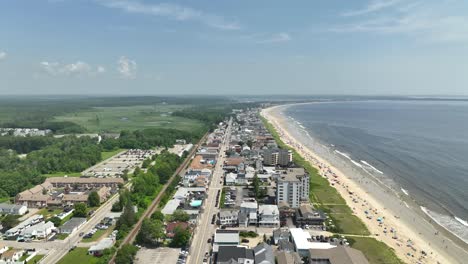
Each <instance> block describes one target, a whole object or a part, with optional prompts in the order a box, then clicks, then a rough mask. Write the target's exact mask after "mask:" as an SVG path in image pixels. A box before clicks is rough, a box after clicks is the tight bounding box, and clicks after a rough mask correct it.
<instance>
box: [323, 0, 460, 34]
mask: <svg viewBox="0 0 468 264" xmlns="http://www.w3.org/2000/svg"><path fill="white" fill-rule="evenodd" d="M392 2H393V1H392ZM397 3H398V4H397ZM397 3H394V4H393V5H392V6H391V9H390V10H389V12H386V14H383V15H382V14H380V15H378V16H377V15H372V16H369V17H367V18H365V19H361V20H357V21H352V22H350V23H347V24H344V25H339V26H335V27H333V28H331V31H333V32H338V33H359V32H361V33H376V34H402V35H407V36H410V37H415V38H417V39H419V40H425V41H432V42H466V41H468V16H466V15H462V14H458V15H457V12H456V7H455V6H453V7H452V9H447V8H444V6H443V4H446V3H435V2H431V3H429V2H425V3H423V2H420V1H419V2H418V1H412V2H408V1H406V2H405V3H404V4H403V3H402V2H401V1H397ZM454 3H455V2H454ZM388 7H390V6H388Z"/></svg>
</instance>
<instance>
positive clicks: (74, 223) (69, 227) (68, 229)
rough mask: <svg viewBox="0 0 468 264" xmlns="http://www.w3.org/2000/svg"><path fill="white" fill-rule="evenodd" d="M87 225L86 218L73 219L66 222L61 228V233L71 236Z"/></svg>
mask: <svg viewBox="0 0 468 264" xmlns="http://www.w3.org/2000/svg"><path fill="white" fill-rule="evenodd" d="M84 223H86V218H84V217H73V218H70V220H68V221H67V222H65V223H64V224H63V225H62V226H61V227H60V228H59V230H60V233H62V234H71V233H73V232H75V231H76V230H77V229H78V228H80V226H82V225H83V224H84Z"/></svg>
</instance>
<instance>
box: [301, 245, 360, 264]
mask: <svg viewBox="0 0 468 264" xmlns="http://www.w3.org/2000/svg"><path fill="white" fill-rule="evenodd" d="M323 263H329V264H369V261H367V259H366V257H365V256H364V254H362V252H361V251H359V250H357V249H354V248H350V247H343V246H339V247H335V248H331V249H311V250H309V264H323Z"/></svg>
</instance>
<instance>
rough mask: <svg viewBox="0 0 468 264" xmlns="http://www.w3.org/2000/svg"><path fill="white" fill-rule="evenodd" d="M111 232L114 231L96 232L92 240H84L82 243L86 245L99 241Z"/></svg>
mask: <svg viewBox="0 0 468 264" xmlns="http://www.w3.org/2000/svg"><path fill="white" fill-rule="evenodd" d="M110 232H112V231H109V229H108V230H101V229H99V230H98V231H96V233H94V235H93V236H92V237H91V238H83V239H82V240H81V242H84V243H86V242H94V241H98V240H99V239H100V238H101V237H102V236H103V235H104V234H106V233H110Z"/></svg>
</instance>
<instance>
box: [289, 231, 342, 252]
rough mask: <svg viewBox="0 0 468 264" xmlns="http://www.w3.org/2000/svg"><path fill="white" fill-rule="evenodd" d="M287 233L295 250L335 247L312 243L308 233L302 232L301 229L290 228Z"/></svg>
mask: <svg viewBox="0 0 468 264" xmlns="http://www.w3.org/2000/svg"><path fill="white" fill-rule="evenodd" d="M289 232H290V233H291V236H292V240H293V243H294V245H295V246H296V249H297V250H309V249H330V248H335V247H336V246H334V245H332V244H330V243H322V242H313V241H312V237H311V236H310V234H309V232H306V231H304V230H303V229H302V228H290V229H289Z"/></svg>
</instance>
